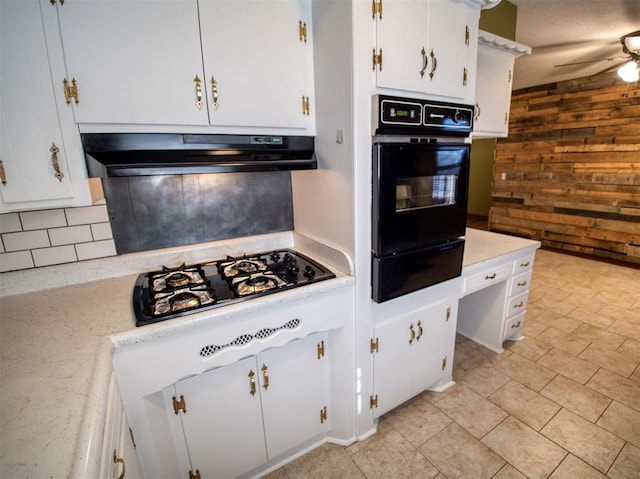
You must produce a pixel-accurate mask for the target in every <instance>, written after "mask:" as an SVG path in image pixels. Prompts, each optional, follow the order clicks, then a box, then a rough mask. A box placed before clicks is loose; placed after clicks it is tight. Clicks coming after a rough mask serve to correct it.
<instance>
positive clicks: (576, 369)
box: [537, 349, 599, 384]
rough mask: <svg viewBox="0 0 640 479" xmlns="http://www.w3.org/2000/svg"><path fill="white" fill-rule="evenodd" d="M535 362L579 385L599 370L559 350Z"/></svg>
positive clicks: (553, 350)
mask: <svg viewBox="0 0 640 479" xmlns="http://www.w3.org/2000/svg"><path fill="white" fill-rule="evenodd" d="M537 362H538V364H540V365H542V366H545V367H547V368H549V369H552V370H553V371H556V372H558V373H560V374H562V375H563V376H566V377H568V378H570V379H573V380H574V381H576V382H579V383H580V384H584V383H586V382H587V381H588V380H589V379H590V378H591V377H592V376H593V375H594V374H595V373H596V371H597V370H598V369H599V366H597V365H595V364H591V363H590V362H589V361H585V360H584V359H578V358H576V357H574V356H572V355H571V354H569V353H566V352H564V351H560V350H559V349H552V350H551V351H549V352H548V353H547V354H545V355H544V356H542V357H541V358H540V359H539V360H538V361H537Z"/></svg>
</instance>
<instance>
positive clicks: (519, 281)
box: [509, 270, 531, 296]
mask: <svg viewBox="0 0 640 479" xmlns="http://www.w3.org/2000/svg"><path fill="white" fill-rule="evenodd" d="M530 285H531V270H529V271H527V272H526V273H522V274H519V275H518V276H514V277H513V280H512V281H511V288H510V289H509V296H515V295H516V294H520V293H524V292H525V291H528V290H529V286H530Z"/></svg>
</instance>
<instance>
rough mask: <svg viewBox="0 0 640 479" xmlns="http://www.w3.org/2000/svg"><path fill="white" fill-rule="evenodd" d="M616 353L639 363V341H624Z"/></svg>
mask: <svg viewBox="0 0 640 479" xmlns="http://www.w3.org/2000/svg"><path fill="white" fill-rule="evenodd" d="M617 352H619V353H623V354H627V355H628V356H629V357H630V358H631V359H632V360H633V361H636V362H640V341H635V340H633V339H626V340H625V341H624V343H622V345H621V346H620V347H619V348H618V349H617Z"/></svg>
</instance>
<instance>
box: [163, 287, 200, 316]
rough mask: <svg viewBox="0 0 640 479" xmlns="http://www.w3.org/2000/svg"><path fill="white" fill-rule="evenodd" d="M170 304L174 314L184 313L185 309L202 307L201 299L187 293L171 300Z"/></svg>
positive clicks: (179, 294)
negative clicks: (177, 312)
mask: <svg viewBox="0 0 640 479" xmlns="http://www.w3.org/2000/svg"><path fill="white" fill-rule="evenodd" d="M169 304H170V305H171V311H172V312H176V311H184V310H185V309H193V308H197V307H198V306H200V298H198V296H197V295H195V294H193V293H189V292H186V291H185V292H182V293H178V294H176V295H175V296H172V297H171V298H169Z"/></svg>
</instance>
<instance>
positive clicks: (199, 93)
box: [193, 75, 202, 110]
mask: <svg viewBox="0 0 640 479" xmlns="http://www.w3.org/2000/svg"><path fill="white" fill-rule="evenodd" d="M193 82H194V83H195V84H196V106H197V107H198V110H200V109H201V108H202V81H201V80H200V78H198V75H196V76H195V78H194V79H193Z"/></svg>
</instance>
